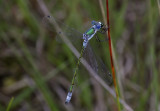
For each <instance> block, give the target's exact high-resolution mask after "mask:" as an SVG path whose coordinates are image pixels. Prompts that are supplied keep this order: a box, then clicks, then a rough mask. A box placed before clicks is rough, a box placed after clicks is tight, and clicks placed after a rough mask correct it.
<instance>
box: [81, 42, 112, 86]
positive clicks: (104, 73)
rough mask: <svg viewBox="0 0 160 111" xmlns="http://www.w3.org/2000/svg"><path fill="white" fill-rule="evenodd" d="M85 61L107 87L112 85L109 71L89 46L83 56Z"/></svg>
mask: <svg viewBox="0 0 160 111" xmlns="http://www.w3.org/2000/svg"><path fill="white" fill-rule="evenodd" d="M83 57H84V58H85V59H86V61H87V62H88V63H89V64H90V66H91V67H92V68H93V70H94V71H95V72H96V73H97V74H98V75H99V76H100V77H101V78H102V79H103V80H104V81H105V82H106V83H107V84H109V85H111V84H112V81H113V80H112V75H111V73H110V72H109V70H108V69H107V68H106V66H105V65H104V63H103V62H102V60H101V59H100V58H99V57H97V56H96V55H95V53H94V51H93V50H92V48H91V46H90V45H89V44H88V46H87V48H86V50H85V52H84V56H83Z"/></svg>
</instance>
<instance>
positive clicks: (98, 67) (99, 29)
mask: <svg viewBox="0 0 160 111" xmlns="http://www.w3.org/2000/svg"><path fill="white" fill-rule="evenodd" d="M53 21H56V23H57V24H58V25H59V26H60V27H61V28H62V30H63V31H62V32H57V31H56V30H55V28H54V25H53ZM43 23H44V24H45V25H46V26H47V27H48V28H49V29H50V30H51V31H53V32H57V35H59V34H62V33H63V34H64V35H66V36H67V37H68V38H70V40H75V39H78V38H79V39H81V40H83V43H82V48H81V53H80V56H79V58H78V62H77V64H76V69H75V72H74V75H73V79H72V84H71V86H70V88H69V92H68V94H67V97H66V101H65V103H66V104H67V103H69V102H70V100H71V97H72V92H73V88H74V84H75V79H76V76H77V70H78V67H79V65H80V60H81V58H82V56H83V55H85V59H86V61H87V62H88V63H89V65H90V66H91V67H92V68H93V69H94V71H95V72H96V73H97V74H98V75H100V76H101V77H102V78H103V79H104V80H105V81H106V82H107V83H108V84H111V83H112V75H111V73H110V72H109V71H108V70H107V69H106V66H104V64H103V62H102V61H101V59H100V58H97V57H96V56H95V54H94V52H93V51H92V48H91V46H90V45H89V41H90V40H91V39H92V38H93V37H94V36H95V35H96V34H97V33H105V32H106V31H107V29H108V28H107V27H106V26H105V25H103V24H102V23H101V22H97V21H92V22H91V27H90V28H89V29H88V30H87V31H86V32H85V33H83V34H82V33H80V32H79V31H77V30H75V29H73V28H70V27H68V26H66V25H65V24H63V23H61V22H60V21H58V20H56V19H55V18H54V17H52V16H45V17H44V18H43ZM73 43H74V41H73Z"/></svg>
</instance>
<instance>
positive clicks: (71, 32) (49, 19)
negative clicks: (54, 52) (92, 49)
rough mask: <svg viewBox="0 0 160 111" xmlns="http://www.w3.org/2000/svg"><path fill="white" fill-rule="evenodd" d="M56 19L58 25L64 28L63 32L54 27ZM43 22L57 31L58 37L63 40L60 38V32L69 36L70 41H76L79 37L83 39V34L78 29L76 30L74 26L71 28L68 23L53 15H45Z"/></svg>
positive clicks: (51, 29) (48, 27) (49, 28)
mask: <svg viewBox="0 0 160 111" xmlns="http://www.w3.org/2000/svg"><path fill="white" fill-rule="evenodd" d="M54 21H56V23H57V24H58V26H59V27H60V28H61V29H62V32H57V31H56V29H55V27H54V24H53V23H54ZM42 22H43V24H44V25H45V27H46V28H47V29H48V30H50V31H52V32H55V33H56V34H57V36H56V39H57V40H58V41H59V42H61V41H62V40H61V38H60V34H64V35H65V36H67V38H68V39H69V40H70V41H76V40H79V39H83V34H82V33H81V32H79V31H77V30H75V29H74V28H71V27H69V26H67V25H66V24H64V23H62V22H61V21H59V20H57V19H56V18H55V17H53V16H45V17H43V20H42Z"/></svg>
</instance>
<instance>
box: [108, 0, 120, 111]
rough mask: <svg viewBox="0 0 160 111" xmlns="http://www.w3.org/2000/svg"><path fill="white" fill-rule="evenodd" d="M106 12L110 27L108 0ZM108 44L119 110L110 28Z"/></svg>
mask: <svg viewBox="0 0 160 111" xmlns="http://www.w3.org/2000/svg"><path fill="white" fill-rule="evenodd" d="M106 10H107V25H108V27H109V8H108V0H106ZM108 42H109V51H110V60H111V67H112V76H113V83H114V87H115V90H116V97H117V104H118V109H119V111H120V110H121V109H120V102H119V93H118V87H117V83H116V74H115V68H114V63H113V56H112V43H111V37H110V28H109V29H108Z"/></svg>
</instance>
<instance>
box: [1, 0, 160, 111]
mask: <svg viewBox="0 0 160 111" xmlns="http://www.w3.org/2000/svg"><path fill="white" fill-rule="evenodd" d="M100 2H102V4H100ZM159 6H160V4H159V1H158V0H157V1H156V0H147V1H146V0H134V1H127V0H114V1H113V0H109V12H110V14H109V16H110V31H111V39H112V46H113V53H114V66H115V68H116V74H117V80H118V86H119V92H120V96H121V98H122V99H123V100H124V101H125V102H126V104H127V105H128V106H129V107H130V108H131V109H133V110H135V111H160V101H159V100H160V87H159V84H160V82H159V81H160V75H159V72H160V21H159V14H160V9H159V8H158V7H159ZM103 7H104V9H103ZM103 11H104V13H105V14H106V6H105V0H45V1H43V0H3V1H0V14H1V17H0V53H1V54H0V111H5V110H6V108H7V106H8V104H9V101H10V100H11V98H12V97H14V100H13V103H12V105H11V111H117V110H118V109H117V103H116V99H115V98H114V97H113V95H112V94H111V93H109V92H108V90H106V89H105V88H104V87H102V86H101V85H100V84H99V81H97V80H95V79H94V77H92V76H90V75H89V73H88V71H87V70H86V69H85V68H84V66H83V65H81V66H80V68H79V71H78V77H77V80H76V82H77V83H76V87H75V90H74V92H73V97H72V100H71V103H70V104H68V105H65V104H64V102H65V98H66V95H67V92H68V88H69V86H70V84H71V80H72V77H73V72H74V68H75V66H76V62H77V58H76V57H75V55H74V54H73V53H72V52H71V50H70V48H68V47H67V45H66V44H64V43H58V42H57V41H56V34H55V33H54V32H51V31H50V29H49V30H48V28H46V27H45V26H44V24H43V22H42V19H43V17H44V16H46V15H48V14H50V13H51V15H52V16H54V17H56V18H58V20H60V21H61V22H63V23H65V24H67V25H68V26H70V27H73V28H75V29H76V30H78V31H80V32H84V31H85V30H86V29H87V28H88V27H89V26H90V21H91V20H98V21H102V22H103V23H105V21H104V17H103ZM51 30H52V29H51ZM53 30H54V29H53ZM102 39H103V38H102ZM92 41H93V42H94V41H95V42H94V44H95V45H93V48H94V49H95V52H96V53H97V54H98V56H99V57H100V58H102V60H103V62H104V63H105V64H106V67H108V70H109V71H111V66H110V55H109V49H108V41H105V42H102V43H100V45H97V42H96V40H92ZM98 44H99V43H98ZM79 47H81V46H79ZM110 88H112V89H113V90H114V86H113V85H111V86H110ZM122 108H123V111H126V108H125V106H124V105H122Z"/></svg>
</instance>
